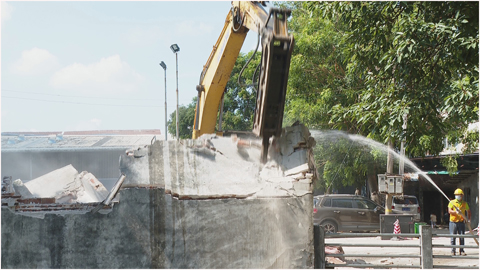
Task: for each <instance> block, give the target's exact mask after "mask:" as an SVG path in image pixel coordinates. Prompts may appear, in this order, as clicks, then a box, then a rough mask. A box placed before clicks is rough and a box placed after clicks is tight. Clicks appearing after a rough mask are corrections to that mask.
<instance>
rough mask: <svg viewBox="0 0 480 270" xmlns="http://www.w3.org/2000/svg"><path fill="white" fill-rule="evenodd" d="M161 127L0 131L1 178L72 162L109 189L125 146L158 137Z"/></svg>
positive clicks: (41, 171)
mask: <svg viewBox="0 0 480 270" xmlns="http://www.w3.org/2000/svg"><path fill="white" fill-rule="evenodd" d="M160 135H161V134H160V130H158V129H156V130H101V131H72V132H68V131H67V132H63V133H61V132H29V133H12V132H10V133H7V132H5V133H2V170H1V171H2V173H1V175H2V179H3V177H8V176H11V177H12V180H15V179H21V180H22V181H23V182H27V181H29V180H32V179H35V178H37V177H39V176H42V175H44V174H46V173H49V172H51V171H53V170H56V169H59V168H62V167H64V166H66V165H69V164H72V165H73V167H75V169H77V171H78V172H82V171H88V172H90V173H92V174H93V175H95V177H97V179H98V180H99V181H101V182H102V183H103V185H104V186H105V187H106V188H107V190H110V188H111V187H112V186H113V185H114V184H115V181H116V180H118V177H119V176H120V170H119V163H118V162H119V157H120V155H121V154H122V153H125V151H126V150H127V149H132V148H137V147H144V146H145V145H149V144H151V143H153V142H154V141H155V140H156V139H160V138H161V136H160Z"/></svg>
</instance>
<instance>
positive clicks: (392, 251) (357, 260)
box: [325, 229, 479, 268]
mask: <svg viewBox="0 0 480 270" xmlns="http://www.w3.org/2000/svg"><path fill="white" fill-rule="evenodd" d="M448 233H449V232H448V230H447V229H434V230H433V234H448ZM325 242H326V243H368V244H386V245H390V244H392V245H393V244H401V245H408V244H412V245H419V244H420V240H419V239H418V238H407V239H402V240H397V241H395V240H392V239H391V240H382V239H381V237H380V236H378V237H362V238H328V239H325ZM457 243H458V239H457ZM432 244H433V245H436V244H442V245H450V238H445V237H433V239H432ZM465 245H476V243H475V240H474V239H472V238H466V239H465ZM342 248H343V251H344V252H345V254H348V255H350V254H352V255H354V254H376V255H378V254H385V257H382V258H378V257H375V258H371V257H346V258H345V260H346V261H347V263H349V264H375V265H385V267H392V265H412V266H416V265H420V259H419V258H392V257H389V255H392V256H394V255H397V254H405V255H407V254H408V255H420V249H419V248H418V247H417V248H413V247H402V248H398V247H346V246H343V247H342ZM465 252H466V253H467V255H468V256H465V257H464V256H462V257H461V259H460V258H459V257H460V256H455V257H452V258H434V259H433V264H434V265H452V266H465V267H466V266H468V267H471V266H476V267H477V268H478V266H479V260H478V255H479V249H478V247H477V248H468V249H465ZM457 253H458V251H457ZM433 255H447V256H450V248H434V249H433ZM469 257H476V258H469ZM336 268H337V267H336ZM344 268H346V267H344ZM392 268H394V267H392Z"/></svg>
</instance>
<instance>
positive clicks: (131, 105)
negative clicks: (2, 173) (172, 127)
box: [2, 96, 175, 108]
mask: <svg viewBox="0 0 480 270" xmlns="http://www.w3.org/2000/svg"><path fill="white" fill-rule="evenodd" d="M2 98H13V99H23V100H34V101H44V102H54V103H69V104H78V105H100V106H114V107H142V108H145V107H152V108H164V107H165V106H162V105H134V104H127V105H122V104H100V103H85V102H72V101H58V100H45V99H35V98H21V97H9V96H2ZM167 107H175V106H167Z"/></svg>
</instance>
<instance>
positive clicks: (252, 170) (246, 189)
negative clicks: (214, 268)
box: [120, 125, 316, 199]
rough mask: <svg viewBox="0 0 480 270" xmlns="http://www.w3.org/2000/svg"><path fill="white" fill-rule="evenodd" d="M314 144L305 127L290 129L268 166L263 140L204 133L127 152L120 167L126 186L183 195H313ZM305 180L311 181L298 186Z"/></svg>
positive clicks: (272, 150) (277, 143) (272, 148)
mask: <svg viewBox="0 0 480 270" xmlns="http://www.w3.org/2000/svg"><path fill="white" fill-rule="evenodd" d="M240 142H241V144H240ZM312 142H314V140H313V138H311V137H310V132H309V131H308V129H307V128H306V127H305V126H303V125H297V126H293V127H289V128H286V129H285V130H284V131H283V132H282V135H281V137H279V138H278V139H276V140H274V141H273V143H272V144H271V146H270V149H269V151H268V152H269V155H268V162H267V163H266V164H262V163H261V162H260V147H257V146H258V145H261V141H260V139H251V140H250V141H249V142H245V141H239V140H236V138H233V139H232V138H225V137H218V136H216V135H214V134H204V135H202V136H201V137H200V138H199V139H196V140H183V141H181V142H176V141H167V142H160V141H157V142H155V143H154V144H153V145H151V146H149V147H148V148H149V149H148V150H145V149H136V150H133V151H130V152H129V153H131V154H126V155H122V156H121V159H120V170H121V172H122V173H124V174H125V175H127V178H126V180H125V183H124V187H128V186H132V187H133V186H144V187H164V188H165V191H166V192H167V193H169V194H172V195H174V196H175V197H180V198H190V199H209V198H210V199H211V198H261V197H285V196H287V197H288V196H302V195H304V194H307V193H312V182H313V181H314V180H315V179H316V171H315V166H314V163H313V152H312V150H311V145H312ZM239 145H240V147H239ZM248 146H251V147H248ZM147 151H148V154H146V152H147ZM127 152H128V151H127ZM299 173H302V174H303V175H304V176H306V175H307V174H308V175H309V177H308V178H307V177H299V175H298V174H299ZM300 179H307V180H305V181H302V182H301V184H294V182H295V183H296V182H298V181H299V180H300Z"/></svg>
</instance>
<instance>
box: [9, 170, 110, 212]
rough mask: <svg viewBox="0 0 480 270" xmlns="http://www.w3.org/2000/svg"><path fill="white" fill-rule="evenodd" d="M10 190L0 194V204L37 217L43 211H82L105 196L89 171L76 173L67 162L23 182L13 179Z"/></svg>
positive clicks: (104, 190) (100, 184)
mask: <svg viewBox="0 0 480 270" xmlns="http://www.w3.org/2000/svg"><path fill="white" fill-rule="evenodd" d="M13 189H14V191H15V193H14V194H10V195H9V194H4V193H2V206H6V207H9V208H10V210H12V211H14V212H16V213H20V214H24V215H31V216H34V217H39V218H43V217H44V215H45V213H46V212H49V213H55V214H61V215H63V214H67V213H69V214H71V213H72V210H77V211H78V212H79V213H86V212H88V211H90V210H91V209H93V208H94V207H96V206H97V205H98V203H99V202H102V201H103V200H105V199H106V198H107V196H108V195H109V192H108V190H107V189H106V188H105V187H104V186H103V184H102V183H101V182H100V181H99V180H98V179H97V178H96V177H95V176H94V175H93V174H91V173H89V172H86V171H83V172H81V173H78V171H77V170H76V169H75V168H74V167H73V166H72V165H71V164H70V165H67V166H65V167H63V168H60V169H58V170H55V171H52V172H50V173H47V174H45V175H42V176H40V177H38V178H35V179H33V180H31V181H28V182H27V183H23V182H22V180H20V179H17V180H15V181H13ZM12 195H13V196H12ZM104 208H105V209H106V210H109V209H111V207H104ZM107 212H108V211H107ZM102 213H105V211H102Z"/></svg>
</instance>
